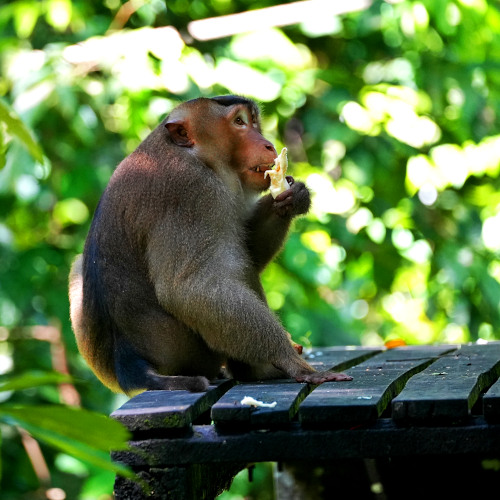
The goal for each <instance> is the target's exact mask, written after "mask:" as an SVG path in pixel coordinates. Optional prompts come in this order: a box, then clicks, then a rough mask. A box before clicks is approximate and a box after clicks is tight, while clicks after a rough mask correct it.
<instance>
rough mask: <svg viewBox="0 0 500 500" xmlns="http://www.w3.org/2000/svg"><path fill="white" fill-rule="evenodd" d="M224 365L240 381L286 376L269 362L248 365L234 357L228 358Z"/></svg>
mask: <svg viewBox="0 0 500 500" xmlns="http://www.w3.org/2000/svg"><path fill="white" fill-rule="evenodd" d="M226 365H227V369H228V370H229V373H230V374H231V376H232V377H233V378H235V379H236V380H240V381H250V380H266V379H277V378H288V375H286V373H285V372H283V371H281V370H279V369H278V368H275V367H274V366H273V365H271V364H270V363H262V364H258V365H250V364H248V363H243V362H241V361H237V360H235V359H228V360H227V363H226Z"/></svg>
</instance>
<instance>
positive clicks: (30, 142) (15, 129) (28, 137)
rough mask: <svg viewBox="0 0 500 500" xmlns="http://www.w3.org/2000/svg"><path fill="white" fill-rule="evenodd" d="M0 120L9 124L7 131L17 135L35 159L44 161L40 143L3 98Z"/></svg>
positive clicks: (0, 106) (0, 105)
mask: <svg viewBox="0 0 500 500" xmlns="http://www.w3.org/2000/svg"><path fill="white" fill-rule="evenodd" d="M0 122H4V123H5V124H6V125H7V132H8V133H9V134H10V135H12V136H15V137H17V138H18V139H19V140H20V141H21V143H22V144H23V146H24V147H25V148H26V149H27V150H28V151H29V152H30V154H31V156H33V158H35V160H37V161H39V162H40V163H43V162H44V159H43V151H42V148H41V147H40V145H39V144H38V143H37V142H36V140H35V139H34V138H33V136H32V134H31V132H30V131H29V129H28V128H27V127H26V125H25V124H24V123H23V122H22V120H21V119H20V118H19V117H18V116H16V115H15V114H14V112H13V111H12V110H11V109H10V108H9V106H7V104H5V103H4V102H3V101H2V100H0Z"/></svg>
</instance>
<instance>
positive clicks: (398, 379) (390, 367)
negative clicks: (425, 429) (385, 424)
mask: <svg viewBox="0 0 500 500" xmlns="http://www.w3.org/2000/svg"><path fill="white" fill-rule="evenodd" d="M453 349H454V347H453V346H444V347H443V346H415V347H399V348H396V349H391V350H389V351H386V352H382V353H380V354H378V355H376V356H374V357H372V358H370V359H368V360H367V361H364V362H363V363H361V364H359V365H357V366H355V367H354V368H351V369H349V370H346V371H345V372H346V373H349V374H350V375H352V376H353V380H352V381H350V382H343V383H338V382H327V383H325V384H322V385H320V386H319V387H318V388H316V389H315V390H314V391H313V392H312V393H311V394H310V395H309V396H308V397H307V398H306V399H305V400H304V401H303V402H302V404H301V405H300V407H299V412H298V414H299V420H300V422H301V423H302V425H303V426H305V427H311V426H336V425H350V426H356V425H359V424H364V423H368V422H373V421H374V420H376V419H377V417H379V416H380V415H381V414H382V412H383V411H384V410H385V408H386V407H387V405H388V404H389V403H390V401H391V399H392V398H393V397H394V396H395V395H396V394H398V392H399V391H401V389H402V388H403V387H404V385H405V383H406V381H407V380H408V379H409V378H410V377H411V376H412V375H414V374H415V373H418V372H419V371H421V370H423V369H424V368H425V367H427V366H428V365H429V364H430V363H432V362H433V361H434V360H435V359H436V358H437V357H439V356H441V355H443V354H445V353H447V352H449V351H450V350H453Z"/></svg>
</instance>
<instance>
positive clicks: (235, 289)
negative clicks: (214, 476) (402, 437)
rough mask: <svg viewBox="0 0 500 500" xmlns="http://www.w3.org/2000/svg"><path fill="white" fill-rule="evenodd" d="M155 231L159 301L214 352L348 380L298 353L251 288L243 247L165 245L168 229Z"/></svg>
mask: <svg viewBox="0 0 500 500" xmlns="http://www.w3.org/2000/svg"><path fill="white" fill-rule="evenodd" d="M199 229H200V231H201V232H203V228H202V227H199ZM155 233H156V234H153V237H152V238H151V241H150V245H149V248H148V255H147V258H148V267H149V273H150V277H151V280H152V281H153V283H154V286H155V291H156V296H157V298H158V301H159V303H160V305H161V306H162V307H163V308H164V309H165V311H168V312H169V314H171V315H172V316H173V317H175V318H176V319H177V320H179V321H181V322H182V323H184V324H185V325H187V326H188V327H189V328H190V329H191V330H193V331H194V332H196V333H197V334H199V335H200V336H201V337H202V338H203V340H204V341H205V343H206V344H207V345H208V347H209V348H210V349H212V350H213V351H215V352H217V353H221V354H223V355H224V356H225V357H227V358H228V359H233V360H237V361H240V362H242V363H246V364H248V365H250V366H252V367H264V369H265V367H266V366H267V367H269V369H272V368H273V367H274V371H275V373H276V374H277V375H278V374H279V373H280V372H281V373H282V374H285V375H286V376H288V377H292V378H296V379H297V380H301V381H305V382H311V383H321V382H323V381H325V380H327V379H328V380H342V378H338V377H345V376H344V375H340V374H334V373H331V372H328V373H326V374H325V373H324V372H316V371H315V370H314V369H313V368H312V367H311V366H309V365H308V363H307V362H306V361H304V360H303V359H302V358H301V357H300V356H299V355H298V353H297V352H296V351H295V349H294V348H293V346H292V344H291V343H290V341H289V339H288V335H287V333H286V331H285V330H284V328H283V327H282V326H281V324H280V323H279V322H278V321H277V319H276V318H275V316H274V315H273V313H272V312H271V311H270V310H269V308H268V307H267V306H266V304H265V302H264V301H263V300H262V299H261V298H260V297H259V296H258V294H257V293H256V292H255V291H254V290H252V289H251V288H250V287H249V286H248V285H247V283H246V281H245V277H244V276H243V275H242V274H243V273H242V264H243V263H244V259H245V258H246V257H245V255H244V254H243V252H242V251H241V249H238V248H237V247H236V246H233V247H231V245H230V247H229V248H228V246H227V245H217V244H216V243H215V244H213V243H214V242H213V241H211V242H209V241H208V240H203V238H201V239H199V240H198V243H197V242H196V240H194V239H191V240H190V241H189V242H186V241H185V240H184V239H183V240H182V241H181V240H179V241H178V242H177V243H176V242H175V241H172V240H170V241H169V242H166V241H165V239H164V238H162V237H161V235H162V234H163V233H164V230H162V229H161V228H158V230H157V232H156V231H155ZM226 242H227V240H226ZM200 245H201V247H200ZM166 246H168V247H169V248H168V249H166ZM166 252H168V253H166ZM188 355H189V356H192V354H189V353H188V354H186V356H188ZM276 369H277V370H279V371H277V370H276ZM267 373H270V372H269V371H267ZM273 376H276V375H273ZM325 377H326V378H325ZM344 379H345V378H344Z"/></svg>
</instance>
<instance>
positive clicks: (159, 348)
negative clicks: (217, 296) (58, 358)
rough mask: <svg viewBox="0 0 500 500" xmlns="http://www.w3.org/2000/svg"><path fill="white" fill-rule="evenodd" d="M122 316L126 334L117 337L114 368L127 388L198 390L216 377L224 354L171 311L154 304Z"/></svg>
mask: <svg viewBox="0 0 500 500" xmlns="http://www.w3.org/2000/svg"><path fill="white" fill-rule="evenodd" d="M129 311H131V310H130V309H129ZM120 316H121V318H122V321H121V323H122V324H121V325H120V330H121V332H122V333H123V334H122V336H121V338H118V339H115V343H116V345H115V371H116V376H117V379H118V382H119V384H120V387H121V388H122V389H123V390H124V391H125V392H131V391H134V390H138V389H150V390H151V389H152V390H154V389H157V390H158V389H160V390H161V389H167V390H175V389H184V390H189V391H192V392H198V391H204V390H206V389H207V387H208V383H209V382H208V379H214V378H216V376H217V374H218V372H219V369H220V366H221V364H222V358H221V357H220V356H219V355H216V354H215V353H213V352H212V351H210V350H209V349H208V347H207V346H206V344H205V343H204V342H203V340H202V339H201V337H199V336H197V335H196V334H194V333H193V332H192V331H191V330H189V329H188V328H187V327H186V326H185V325H183V324H182V323H180V322H179V321H177V320H176V319H175V318H173V317H172V316H170V315H169V314H167V313H165V312H164V311H162V310H158V309H156V308H151V309H148V310H145V311H141V313H137V311H136V314H130V312H129V313H128V314H127V313H125V314H123V315H120ZM123 320H125V321H123Z"/></svg>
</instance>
